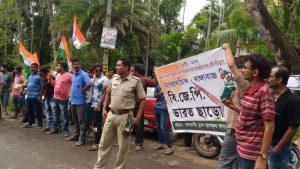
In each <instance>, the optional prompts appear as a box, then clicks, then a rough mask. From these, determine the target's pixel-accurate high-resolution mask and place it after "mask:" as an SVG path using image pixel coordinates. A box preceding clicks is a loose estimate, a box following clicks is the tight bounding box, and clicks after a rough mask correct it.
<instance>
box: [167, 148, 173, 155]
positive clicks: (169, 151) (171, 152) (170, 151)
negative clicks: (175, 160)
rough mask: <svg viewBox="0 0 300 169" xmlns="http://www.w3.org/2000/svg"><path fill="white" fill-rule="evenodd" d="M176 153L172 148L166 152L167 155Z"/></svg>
mask: <svg viewBox="0 0 300 169" xmlns="http://www.w3.org/2000/svg"><path fill="white" fill-rule="evenodd" d="M173 153H174V150H173V149H172V148H167V150H166V151H165V155H171V154H173Z"/></svg>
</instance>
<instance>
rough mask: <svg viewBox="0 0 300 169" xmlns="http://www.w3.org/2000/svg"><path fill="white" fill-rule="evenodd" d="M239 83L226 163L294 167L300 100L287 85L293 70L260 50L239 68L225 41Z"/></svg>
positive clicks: (223, 166)
mask: <svg viewBox="0 0 300 169" xmlns="http://www.w3.org/2000/svg"><path fill="white" fill-rule="evenodd" d="M223 48H224V49H225V51H226V55H227V62H228V66H229V68H230V69H231V71H232V73H233V75H234V77H235V81H236V84H237V88H236V89H235V91H234V92H233V93H232V95H231V97H230V98H229V99H226V100H223V103H224V104H225V105H226V106H228V107H229V108H231V109H230V111H229V112H228V119H227V124H228V128H227V131H226V134H225V138H224V144H223V145H222V149H221V154H220V156H219V168H220V169H232V168H239V169H253V168H255V169H265V168H269V169H288V167H289V166H288V164H289V162H290V156H291V149H292V139H293V137H294V136H295V134H296V132H297V128H298V126H299V124H300V118H299V117H300V101H299V98H297V97H296V95H294V94H293V93H292V91H291V90H290V89H289V88H288V87H287V82H288V79H289V76H290V73H289V71H288V69H287V68H285V67H284V66H278V65H276V66H273V67H272V64H271V62H270V61H269V60H268V59H267V58H266V57H264V56H263V55H260V54H249V55H246V57H245V63H244V66H243V67H242V68H241V69H239V68H238V67H237V65H236V64H235V61H234V56H233V54H232V52H231V49H230V46H229V44H227V43H226V44H223Z"/></svg>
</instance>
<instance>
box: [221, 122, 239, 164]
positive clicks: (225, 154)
mask: <svg viewBox="0 0 300 169" xmlns="http://www.w3.org/2000/svg"><path fill="white" fill-rule="evenodd" d="M236 146H237V142H236V140H235V130H234V129H230V128H228V129H227V131H226V133H225V137H224V142H223V145H222V149H221V153H220V156H219V169H233V168H235V169H236V168H237V150H236Z"/></svg>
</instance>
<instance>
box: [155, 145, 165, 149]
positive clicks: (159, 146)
mask: <svg viewBox="0 0 300 169" xmlns="http://www.w3.org/2000/svg"><path fill="white" fill-rule="evenodd" d="M162 149H165V147H164V146H162V145H157V146H155V147H153V150H162Z"/></svg>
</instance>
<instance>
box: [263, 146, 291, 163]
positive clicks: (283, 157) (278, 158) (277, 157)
mask: <svg viewBox="0 0 300 169" xmlns="http://www.w3.org/2000/svg"><path fill="white" fill-rule="evenodd" d="M273 147H274V146H272V145H271V147H270V153H269V159H268V166H269V169H288V168H289V167H288V164H289V162H290V156H291V151H292V145H291V144H289V145H288V146H286V147H285V148H283V149H282V151H281V152H280V153H276V152H274V151H273Z"/></svg>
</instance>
